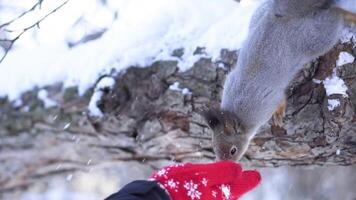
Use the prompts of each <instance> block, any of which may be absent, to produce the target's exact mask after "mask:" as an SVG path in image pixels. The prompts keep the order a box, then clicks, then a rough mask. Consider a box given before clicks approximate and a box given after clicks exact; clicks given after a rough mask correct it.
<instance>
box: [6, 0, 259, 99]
mask: <svg viewBox="0 0 356 200" xmlns="http://www.w3.org/2000/svg"><path fill="white" fill-rule="evenodd" d="M34 2H36V1H35V0H32V1H26V3H25V4H24V2H23V1H21V2H18V1H12V0H4V1H1V3H2V4H3V5H10V6H13V7H17V8H19V10H18V12H16V13H14V11H9V10H7V11H6V12H1V13H0V23H1V22H2V20H4V21H6V20H8V19H11V18H13V17H14V16H16V15H18V14H19V13H21V12H20V11H22V10H26V9H28V8H30V7H31V6H32V5H33V3H34ZM61 2H63V1H58V0H46V1H44V2H43V5H42V9H41V10H36V11H35V12H32V13H30V14H28V15H27V16H26V17H24V18H22V19H21V20H18V22H16V23H14V24H13V25H12V26H10V27H8V29H11V30H21V29H23V28H24V27H26V26H28V25H31V24H32V23H33V22H34V21H36V19H39V18H41V17H42V16H44V15H45V14H47V13H48V12H49V11H51V10H52V9H53V8H55V7H57V6H58V5H60V4H61ZM107 2H108V6H107V7H105V6H103V5H100V1H99V0H86V1H85V3H83V2H82V1H79V0H71V1H69V3H68V4H67V5H65V6H64V7H63V8H62V9H60V10H59V11H57V12H56V13H54V14H52V15H51V16H50V17H48V18H47V19H46V20H44V21H43V22H42V23H41V24H40V29H37V28H35V29H33V30H30V31H28V32H27V33H26V34H24V35H23V36H22V37H21V38H20V39H19V40H18V41H17V42H16V44H15V48H14V49H13V50H12V51H11V52H10V53H9V54H8V56H7V57H6V59H5V60H4V62H3V63H1V64H0V67H1V68H2V73H1V74H0V96H8V97H9V99H10V100H14V99H16V98H17V97H19V95H20V94H21V93H22V92H24V91H26V90H30V89H32V88H33V87H35V86H38V87H40V88H41V87H43V86H45V85H48V84H53V83H55V82H63V83H64V86H65V87H68V86H78V87H79V92H80V94H83V93H84V91H85V90H87V89H88V88H89V87H91V86H92V85H93V84H94V83H95V81H96V80H97V78H98V77H99V76H100V75H103V74H108V73H110V72H111V70H112V69H115V70H116V71H117V72H119V71H122V70H124V69H126V68H127V67H129V66H133V65H135V66H142V67H143V66H148V65H150V64H151V63H153V62H154V61H156V60H178V61H179V67H180V70H187V69H188V68H189V67H191V66H192V63H194V62H195V61H196V60H198V59H199V58H200V57H212V58H213V59H214V60H216V59H218V58H219V54H220V50H221V49H223V48H227V49H231V50H236V49H239V48H240V46H241V44H242V42H243V41H244V39H245V37H246V35H247V32H248V23H249V20H250V17H251V15H252V13H253V12H254V10H255V8H256V7H257V6H258V5H259V4H260V3H261V2H262V1H259V0H243V1H242V2H241V3H237V2H236V1H234V0H209V1H206V0H194V1H191V0H150V1H142V0H120V1H117V0H108V1H107ZM115 13H117V18H116V19H115V20H114V14H115ZM5 19H6V20H5ZM102 29H108V30H107V32H105V33H104V35H103V36H102V37H101V38H100V39H97V40H93V41H90V42H87V43H84V44H81V45H78V46H75V47H74V48H69V47H68V46H67V44H66V42H68V41H78V40H80V38H81V37H82V36H84V35H85V34H87V33H89V32H91V31H93V30H102ZM16 34H17V33H16V31H15V32H14V33H11V34H10V35H11V36H15V35H16ZM182 47H183V48H184V55H183V56H182V57H181V58H179V59H178V58H175V57H172V56H171V53H172V51H173V50H175V49H178V48H182ZM197 47H205V53H206V54H205V55H193V52H194V51H195V49H196V48H197Z"/></svg>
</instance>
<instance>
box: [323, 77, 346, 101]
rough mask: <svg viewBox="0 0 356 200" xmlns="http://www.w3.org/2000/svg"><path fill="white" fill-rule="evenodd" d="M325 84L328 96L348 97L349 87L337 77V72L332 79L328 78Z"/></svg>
mask: <svg viewBox="0 0 356 200" xmlns="http://www.w3.org/2000/svg"><path fill="white" fill-rule="evenodd" d="M323 84H324V87H325V90H326V94H327V95H328V96H330V95H333V94H341V95H343V97H348V95H347V93H346V91H347V87H346V85H345V82H344V81H343V80H342V79H341V78H340V77H338V76H337V75H336V72H334V73H333V74H332V75H331V76H330V77H327V78H326V79H325V80H324V81H323Z"/></svg>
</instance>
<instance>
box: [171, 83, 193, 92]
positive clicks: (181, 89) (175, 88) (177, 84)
mask: <svg viewBox="0 0 356 200" xmlns="http://www.w3.org/2000/svg"><path fill="white" fill-rule="evenodd" d="M179 85H180V83H179V82H174V83H173V84H172V85H170V86H169V89H170V90H173V91H177V92H181V93H182V94H183V95H191V94H192V92H191V91H190V90H189V89H188V88H180V87H179Z"/></svg>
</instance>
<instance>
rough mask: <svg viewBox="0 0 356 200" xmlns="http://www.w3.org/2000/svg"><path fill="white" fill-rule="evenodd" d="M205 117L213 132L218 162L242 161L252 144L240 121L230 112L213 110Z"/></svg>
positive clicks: (205, 113)
mask: <svg viewBox="0 0 356 200" xmlns="http://www.w3.org/2000/svg"><path fill="white" fill-rule="evenodd" d="M203 116H204V118H205V120H206V122H207V123H208V125H209V127H210V128H211V129H212V130H213V137H212V142H213V149H214V152H215V154H216V157H217V159H218V160H234V161H238V160H240V159H241V157H242V156H243V154H244V153H245V152H246V150H247V148H248V145H249V143H250V137H249V136H248V135H249V134H248V133H247V131H246V130H245V128H244V127H243V126H242V125H241V123H240V121H239V119H238V118H237V117H236V116H235V115H234V114H233V113H231V112H229V111H222V110H219V109H211V110H208V111H205V112H204V113H203Z"/></svg>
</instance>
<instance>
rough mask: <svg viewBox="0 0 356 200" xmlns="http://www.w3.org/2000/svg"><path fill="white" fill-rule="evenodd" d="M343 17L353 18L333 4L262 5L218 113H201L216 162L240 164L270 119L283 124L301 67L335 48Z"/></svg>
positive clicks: (275, 0) (298, 0)
mask: <svg viewBox="0 0 356 200" xmlns="http://www.w3.org/2000/svg"><path fill="white" fill-rule="evenodd" d="M350 1H355V0H350ZM345 13H348V14H350V15H351V16H352V17H355V16H354V14H353V13H351V12H349V11H345V10H343V9H340V7H339V6H338V4H337V3H336V2H334V1H332V0H267V1H265V2H264V3H263V4H261V6H260V7H259V8H258V9H257V10H256V12H255V13H254V15H253V16H252V19H251V23H250V27H249V34H248V37H247V39H246V41H245V42H244V44H243V46H242V48H241V49H240V53H239V57H238V61H237V65H236V66H235V68H234V69H233V70H232V71H231V72H230V73H229V74H228V76H227V78H226V80H225V84H224V89H223V95H222V102H221V105H220V108H217V109H210V110H208V111H206V112H205V113H204V117H205V119H206V121H207V123H208V124H209V126H210V127H211V128H212V129H213V137H212V142H213V148H214V152H215V154H216V156H217V159H220V160H239V159H241V157H242V156H243V154H244V153H245V152H246V150H247V148H248V146H249V143H250V141H251V139H252V138H253V137H254V135H255V134H256V133H257V131H258V129H259V128H260V127H261V126H262V125H263V124H265V123H266V122H267V121H268V120H269V119H270V118H271V117H272V116H273V114H274V113H276V114H275V116H273V117H276V120H274V121H277V122H278V121H282V119H283V114H284V108H285V104H286V103H285V89H286V88H287V86H288V85H289V83H290V82H291V80H292V79H293V78H294V76H295V75H296V74H297V72H298V71H300V70H301V69H302V68H303V66H304V65H305V64H306V63H308V62H310V61H312V60H313V59H316V58H317V57H319V56H321V55H323V54H325V53H326V52H327V51H329V50H330V49H331V48H332V47H333V46H334V45H335V44H336V43H337V42H338V40H339V38H340V36H341V32H342V29H343V27H344V25H345V19H344V16H345ZM349 17H350V16H349ZM354 19H356V18H354ZM276 110H277V112H276ZM279 124H281V123H277V125H279Z"/></svg>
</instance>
